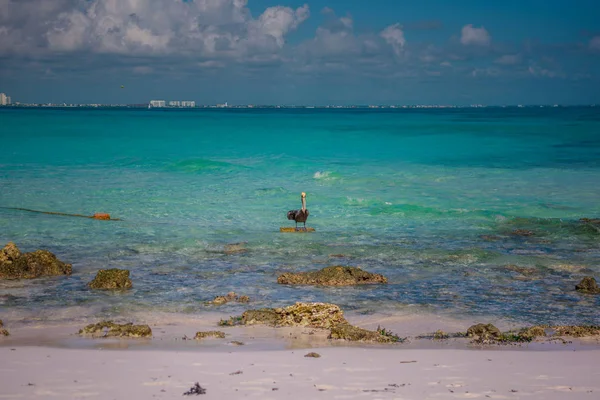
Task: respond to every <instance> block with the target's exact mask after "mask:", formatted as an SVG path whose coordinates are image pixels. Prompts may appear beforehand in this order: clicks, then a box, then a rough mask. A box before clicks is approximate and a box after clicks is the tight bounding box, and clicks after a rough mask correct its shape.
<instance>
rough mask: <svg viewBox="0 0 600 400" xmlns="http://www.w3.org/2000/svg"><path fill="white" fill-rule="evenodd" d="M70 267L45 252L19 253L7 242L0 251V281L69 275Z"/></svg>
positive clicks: (16, 248) (17, 249)
mask: <svg viewBox="0 0 600 400" xmlns="http://www.w3.org/2000/svg"><path fill="white" fill-rule="evenodd" d="M71 272H72V265H71V264H66V263H64V262H62V261H60V260H58V259H57V258H56V256H55V255H54V254H52V253H51V252H49V251H47V250H36V251H34V252H31V253H21V251H20V250H19V248H18V247H17V246H16V245H15V244H14V243H13V242H9V243H8V244H7V245H6V246H4V248H3V249H2V250H0V279H33V278H38V277H41V276H51V275H71Z"/></svg>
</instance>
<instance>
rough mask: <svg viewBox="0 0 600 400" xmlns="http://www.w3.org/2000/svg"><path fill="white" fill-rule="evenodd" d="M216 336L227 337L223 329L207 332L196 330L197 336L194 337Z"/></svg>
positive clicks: (218, 337) (219, 337)
mask: <svg viewBox="0 0 600 400" xmlns="http://www.w3.org/2000/svg"><path fill="white" fill-rule="evenodd" d="M210 337H214V338H217V339H225V332H221V331H205V332H196V336H194V339H204V338H210Z"/></svg>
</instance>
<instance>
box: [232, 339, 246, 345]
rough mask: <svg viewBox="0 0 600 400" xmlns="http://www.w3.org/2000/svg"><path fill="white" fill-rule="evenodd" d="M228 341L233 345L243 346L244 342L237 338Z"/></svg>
mask: <svg viewBox="0 0 600 400" xmlns="http://www.w3.org/2000/svg"><path fill="white" fill-rule="evenodd" d="M229 343H231V344H232V345H234V346H243V345H244V344H245V343H244V342H240V341H239V340H232V341H231V342H229Z"/></svg>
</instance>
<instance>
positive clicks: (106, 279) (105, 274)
mask: <svg viewBox="0 0 600 400" xmlns="http://www.w3.org/2000/svg"><path fill="white" fill-rule="evenodd" d="M88 286H89V287H90V288H92V289H129V288H131V287H132V286H133V284H132V283H131V279H129V270H126V269H117V268H112V269H101V270H100V271H98V274H96V277H95V278H94V280H93V281H91V282H90V283H88Z"/></svg>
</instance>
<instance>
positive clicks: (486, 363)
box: [0, 321, 600, 400]
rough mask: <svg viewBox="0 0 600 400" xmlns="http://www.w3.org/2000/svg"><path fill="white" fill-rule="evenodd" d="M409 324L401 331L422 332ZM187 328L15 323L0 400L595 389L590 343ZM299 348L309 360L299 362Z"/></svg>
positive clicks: (5, 342)
mask: <svg viewBox="0 0 600 400" xmlns="http://www.w3.org/2000/svg"><path fill="white" fill-rule="evenodd" d="M372 322H373V321H371V323H372ZM388 322H389V321H388ZM414 322H415V321H413V324H412V325H411V326H412V327H413V328H412V329H422V328H423V325H419V324H415V323H414ZM438 323H439V321H438ZM361 325H363V326H370V325H369V323H368V322H365V321H363V322H362V323H361ZM198 326H199V325H198V324H195V325H194V326H190V325H181V324H175V323H170V324H167V325H154V326H153V327H152V329H153V332H154V337H153V339H89V338H81V337H79V336H78V335H76V334H75V332H76V329H75V326H55V327H44V326H41V325H40V326H35V327H32V326H29V327H19V328H16V329H14V330H12V331H11V336H9V337H5V338H2V339H0V360H1V361H0V372H1V373H0V388H1V389H0V399H93V398H98V399H100V398H101V399H130V400H137V399H139V400H142V399H151V398H157V399H174V398H181V396H182V395H183V394H184V393H186V392H188V391H190V389H191V388H192V387H194V385H195V383H196V382H197V383H198V384H199V385H200V387H201V388H202V389H205V393H203V394H198V393H199V392H202V391H200V390H197V391H196V392H192V394H190V395H189V396H191V397H195V396H201V398H213V399H238V398H239V399H241V398H259V399H282V398H286V399H311V398H322V399H359V398H370V399H435V398H447V399H453V398H457V399H458V398H462V399H471V398H481V399H486V398H491V399H567V398H568V399H580V398H581V399H595V398H597V396H598V394H599V393H600V384H599V383H598V382H600V379H599V378H600V372H599V371H597V369H596V368H594V366H595V364H596V363H597V360H598V356H600V346H599V345H598V342H597V341H596V340H592V341H573V342H571V343H567V344H564V343H562V342H559V343H560V344H559V343H557V342H552V343H551V342H547V341H546V342H537V343H531V344H526V345H521V346H497V345H496V346H474V345H472V344H469V343H468V341H467V340H466V339H463V340H449V341H432V340H424V339H415V338H411V339H409V340H408V341H407V342H406V343H402V344H393V345H389V344H388V345H369V344H355V343H354V344H351V343H349V342H344V341H333V342H332V341H328V340H327V339H326V335H325V333H324V332H323V331H320V330H315V329H308V328H268V327H262V326H254V327H234V328H227V329H224V330H225V332H226V333H227V336H226V338H225V339H205V340H202V341H197V340H193V339H190V336H191V335H193V334H194V330H198ZM390 326H396V325H394V324H391V325H390ZM405 326H406V325H405ZM446 326H447V325H446ZM205 328H209V326H208V325H206V326H201V329H205ZM213 328H214V327H213ZM241 343H243V344H241ZM311 352H314V353H317V354H319V355H320V357H306V355H307V354H309V353H311Z"/></svg>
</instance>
